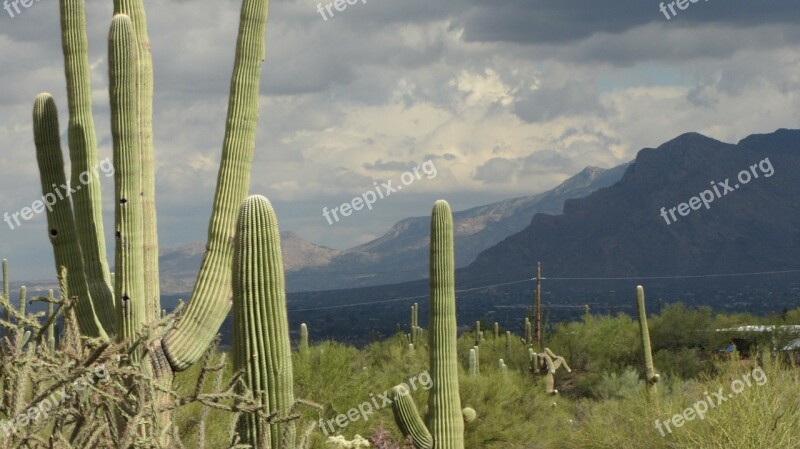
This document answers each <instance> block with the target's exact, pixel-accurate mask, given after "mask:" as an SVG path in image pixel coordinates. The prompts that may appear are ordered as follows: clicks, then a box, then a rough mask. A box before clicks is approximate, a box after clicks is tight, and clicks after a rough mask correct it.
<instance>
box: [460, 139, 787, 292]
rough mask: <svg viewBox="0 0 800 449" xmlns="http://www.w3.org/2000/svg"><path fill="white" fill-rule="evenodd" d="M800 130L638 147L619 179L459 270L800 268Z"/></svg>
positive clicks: (562, 273)
mask: <svg viewBox="0 0 800 449" xmlns="http://www.w3.org/2000/svg"><path fill="white" fill-rule="evenodd" d="M798 173H800V130H786V129H781V130H778V131H775V132H774V133H771V134H759V135H752V136H749V137H747V138H745V139H743V140H741V141H740V142H738V143H737V144H729V143H724V142H720V141H717V140H714V139H711V138H708V137H705V136H703V135H700V134H697V133H688V134H684V135H681V136H679V137H677V138H675V139H673V140H671V141H669V142H666V143H664V144H663V145H661V146H659V147H658V148H645V149H643V150H641V151H640V152H639V153H638V155H637V157H636V160H635V161H634V162H633V163H632V164H631V165H630V166H629V167H628V168H627V169H626V171H625V174H624V176H623V177H622V179H621V180H620V181H619V182H617V183H616V184H614V185H613V186H611V187H609V188H606V189H601V190H598V191H596V192H594V193H592V194H590V195H588V196H586V197H584V198H581V199H573V200H569V201H567V202H566V204H565V206H564V213H563V215H551V214H537V215H536V216H534V218H533V220H532V222H531V224H530V225H529V226H528V227H526V228H525V229H524V230H522V231H520V232H519V233H516V234H514V235H512V236H510V237H508V238H507V239H505V240H503V241H502V242H500V243H499V244H498V245H496V246H494V247H492V248H490V249H488V250H486V251H484V252H483V253H481V254H480V255H479V256H478V258H477V259H476V260H475V262H474V263H472V264H471V265H470V266H469V267H468V268H467V269H465V270H463V272H461V273H460V276H459V277H460V278H461V279H465V280H466V281H465V282H466V283H467V284H469V279H470V278H471V277H474V276H477V275H480V276H481V277H482V278H483V279H487V278H490V279H492V281H493V282H504V281H510V280H514V279H518V278H520V276H526V275H529V274H530V273H532V272H533V271H532V270H533V267H534V266H535V264H536V262H537V261H541V262H542V264H543V266H544V267H546V274H545V275H544V276H545V277H547V276H550V277H595V276H597V277H609V276H674V275H692V276H693V275H706V274H719V273H744V272H759V271H778V270H787V269H797V268H800V263H798V260H797V255H798V254H800V177H798Z"/></svg>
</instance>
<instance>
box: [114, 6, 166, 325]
mask: <svg viewBox="0 0 800 449" xmlns="http://www.w3.org/2000/svg"><path fill="white" fill-rule="evenodd" d="M114 14H125V15H127V16H128V17H130V19H131V23H132V24H133V29H134V34H135V35H136V46H137V57H138V62H137V73H136V76H137V82H138V92H137V98H136V115H137V118H138V127H137V129H138V145H139V150H138V151H139V158H140V160H141V164H140V165H141V170H140V173H139V177H140V179H141V185H142V195H141V196H142V260H143V270H144V289H145V290H144V291H145V316H146V318H147V321H148V322H150V321H154V320H157V319H158V318H159V314H160V312H161V298H160V291H159V275H158V225H157V222H156V204H155V190H156V183H155V164H154V163H153V57H152V55H151V52H150V38H149V36H148V34H147V17H146V14H145V10H144V2H143V0H114Z"/></svg>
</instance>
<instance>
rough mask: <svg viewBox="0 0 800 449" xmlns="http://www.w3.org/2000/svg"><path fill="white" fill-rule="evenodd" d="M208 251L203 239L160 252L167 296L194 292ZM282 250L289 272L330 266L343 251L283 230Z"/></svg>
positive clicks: (163, 290) (162, 282)
mask: <svg viewBox="0 0 800 449" xmlns="http://www.w3.org/2000/svg"><path fill="white" fill-rule="evenodd" d="M204 250H205V244H204V243H202V242H195V243H190V244H188V245H183V246H179V247H176V248H162V249H161V254H160V255H159V264H160V265H159V268H160V271H161V291H162V292H163V293H165V294H167V295H178V294H182V293H187V292H191V290H192V288H193V287H194V281H195V279H196V278H197V272H198V271H199V270H200V262H201V261H202V259H203V251H204ZM281 251H282V252H283V263H284V269H285V270H286V271H287V273H291V272H295V271H298V270H302V269H305V268H311V267H320V266H326V265H328V264H330V262H331V260H332V259H333V258H334V257H336V256H337V255H338V254H339V253H340V251H337V250H335V249H331V248H328V247H325V246H320V245H315V244H313V243H310V242H308V241H306V240H303V239H302V238H301V237H300V236H298V235H297V234H295V233H292V232H281Z"/></svg>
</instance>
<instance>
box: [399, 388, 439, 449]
mask: <svg viewBox="0 0 800 449" xmlns="http://www.w3.org/2000/svg"><path fill="white" fill-rule="evenodd" d="M392 392H393V393H394V402H393V403H392V411H393V412H394V417H395V421H396V422H397V426H398V427H400V431H401V432H402V433H403V435H406V436H411V440H412V441H413V442H414V446H415V447H417V448H419V449H433V436H432V435H431V433H430V432H429V431H428V428H427V426H425V423H424V422H423V421H422V418H421V417H420V416H419V412H418V411H417V406H416V405H414V399H413V398H412V397H411V395H410V394H409V392H408V389H406V388H405V387H404V386H403V385H398V386H396V387H394V388H393V389H392Z"/></svg>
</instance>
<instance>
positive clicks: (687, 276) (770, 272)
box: [542, 269, 800, 281]
mask: <svg viewBox="0 0 800 449" xmlns="http://www.w3.org/2000/svg"><path fill="white" fill-rule="evenodd" d="M786 273H800V269H798V270H782V271H758V272H753V273H723V274H695V275H682V276H631V277H595V278H562V277H559V278H549V277H543V278H542V279H545V280H549V281H631V280H636V279H644V280H647V279H698V278H714V277H732V276H760V275H767V274H786Z"/></svg>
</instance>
